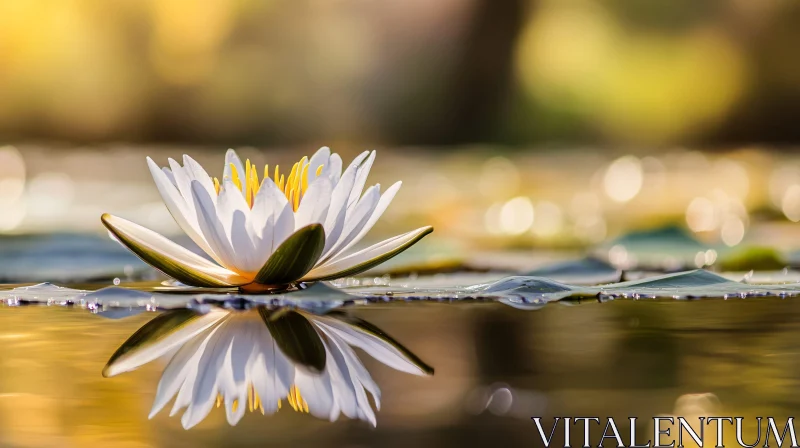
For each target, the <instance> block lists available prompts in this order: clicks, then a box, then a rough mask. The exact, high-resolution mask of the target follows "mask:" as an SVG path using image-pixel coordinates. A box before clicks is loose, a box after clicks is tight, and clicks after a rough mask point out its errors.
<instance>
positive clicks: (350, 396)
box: [320, 327, 377, 426]
mask: <svg viewBox="0 0 800 448" xmlns="http://www.w3.org/2000/svg"><path fill="white" fill-rule="evenodd" d="M320 328H322V327H320ZM323 332H325V334H326V335H328V338H329V339H328V340H329V341H330V344H329V346H330V351H329V353H330V354H332V355H333V356H332V357H333V359H332V361H334V362H333V363H332V365H330V367H329V369H330V370H331V372H332V374H331V378H333V380H334V381H335V382H338V383H339V386H338V387H334V395H335V396H336V401H337V404H338V405H339V407H340V408H341V411H342V413H343V414H344V415H346V416H347V417H348V418H358V419H361V420H367V421H368V422H370V423H371V424H372V426H375V425H376V424H377V422H376V419H375V412H374V411H373V410H372V406H370V404H369V398H367V394H366V392H365V391H364V385H362V381H361V380H362V377H361V372H360V370H359V368H360V369H361V370H364V371H365V370H366V369H364V366H363V365H362V364H361V362H360V361H359V360H358V359H357V358H355V354H354V353H353V351H352V350H351V349H350V347H348V346H347V344H346V343H344V342H343V341H341V340H340V339H338V338H337V337H335V336H334V335H333V333H332V332H329V331H326V330H325V329H323ZM351 356H352V357H351ZM333 372H336V373H335V374H334V373H333ZM367 379H368V381H370V382H371V381H372V378H371V377H369V374H367ZM376 402H377V400H376Z"/></svg>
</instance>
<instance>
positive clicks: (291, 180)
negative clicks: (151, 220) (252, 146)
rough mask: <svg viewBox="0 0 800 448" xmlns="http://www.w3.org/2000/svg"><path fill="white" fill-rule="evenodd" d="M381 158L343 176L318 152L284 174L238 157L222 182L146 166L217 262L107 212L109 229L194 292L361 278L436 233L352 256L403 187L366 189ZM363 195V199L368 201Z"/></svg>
mask: <svg viewBox="0 0 800 448" xmlns="http://www.w3.org/2000/svg"><path fill="white" fill-rule="evenodd" d="M374 160H375V151H372V152H369V151H365V152H363V153H362V154H360V155H359V156H358V157H356V158H355V160H353V162H352V163H351V164H350V166H348V167H347V168H346V169H345V170H344V171H342V159H341V158H340V157H339V155H338V154H336V153H331V152H330V150H329V149H328V148H327V147H323V148H321V149H320V150H319V151H317V152H316V153H315V154H314V155H313V156H312V157H311V158H310V159H309V158H308V157H303V159H301V160H300V161H299V162H297V163H296V164H295V165H294V166H293V167H292V170H291V171H290V172H289V173H288V175H287V174H281V173H280V168H279V167H277V166H276V167H275V169H274V172H273V173H271V172H270V170H269V166H266V167H265V168H264V172H263V173H264V174H263V179H262V180H259V175H258V170H257V169H256V167H255V166H254V165H252V164H251V163H250V161H249V160H248V161H246V162H245V163H242V161H241V159H240V158H239V156H238V155H237V154H236V152H235V151H234V150H232V149H230V150H228V152H227V154H226V156H225V165H224V169H223V176H222V181H219V180H218V179H216V178H212V177H211V176H209V175H208V174H207V173H206V171H205V170H204V169H203V168H202V167H201V166H200V164H198V163H197V162H196V161H195V160H194V159H192V158H191V157H189V156H184V157H183V166H181V165H180V164H179V163H178V162H176V161H175V160H173V159H169V168H166V167H165V168H160V167H159V166H158V165H157V164H156V163H155V162H154V161H153V160H152V159H151V158H149V157H148V158H147V163H148V165H149V167H150V172H151V174H152V175H153V179H154V180H155V183H156V186H157V187H158V191H159V192H160V193H161V197H162V198H163V200H164V204H165V205H166V206H167V208H168V209H169V211H170V213H171V214H172V216H173V217H174V218H175V221H176V222H177V223H178V225H179V226H180V227H181V229H183V231H184V232H186V234H187V235H188V236H189V237H190V238H191V239H192V240H193V241H194V242H195V243H196V244H197V245H198V246H199V247H200V248H201V249H202V250H203V251H205V253H206V254H208V255H209V256H210V257H211V258H212V259H213V260H214V261H215V262H216V264H215V263H213V262H211V261H209V260H207V259H205V258H203V257H201V256H199V255H197V254H194V253H193V252H191V251H189V250H187V249H186V248H184V247H181V246H179V245H177V244H175V243H174V242H172V241H171V240H169V239H167V238H165V237H164V236H161V235H159V234H158V233H156V232H153V231H152V230H149V229H146V228H144V227H142V226H139V225H137V224H135V223H133V222H130V221H127V220H125V219H122V218H119V217H116V216H112V215H109V214H104V215H103V216H102V221H103V224H105V226H106V227H107V228H108V230H109V231H110V232H111V233H112V234H113V235H114V236H115V237H116V238H117V239H118V240H119V241H120V242H121V243H122V244H124V245H125V246H126V247H128V249H130V250H131V251H132V252H134V253H135V254H136V255H138V256H139V257H140V258H141V259H142V260H144V261H145V262H147V263H149V264H150V265H151V266H153V267H155V268H156V269H158V270H160V271H162V272H164V273H165V274H167V275H169V276H170V277H173V278H175V279H176V280H178V281H180V282H182V283H184V284H186V285H190V286H201V287H239V288H240V289H243V290H247V291H263V290H271V289H277V288H284V287H286V286H287V285H289V284H292V283H296V282H314V281H322V280H332V279H335V278H340V277H346V276H351V275H356V274H358V273H361V272H364V271H366V270H367V269H370V268H372V267H374V266H377V265H378V264H380V263H382V262H384V261H386V260H388V259H389V258H391V257H393V256H395V255H397V254H398V253H400V252H402V251H404V250H405V249H407V248H409V247H410V246H412V245H413V244H414V243H416V242H417V241H419V240H420V239H422V237H424V236H425V235H427V234H428V233H430V232H432V231H433V228H432V227H430V226H427V227H421V228H419V229H416V230H412V231H411V232H408V233H404V234H402V235H398V236H395V237H393V238H389V239H387V240H384V241H382V242H380V243H377V244H374V245H372V246H370V247H367V248H366V249H362V250H360V251H356V252H351V251H350V249H351V248H352V247H353V246H354V245H355V244H357V243H358V242H359V241H360V240H361V239H362V238H363V237H364V236H365V235H366V234H367V232H369V230H370V229H371V228H372V226H373V225H374V224H375V223H376V222H377V221H378V219H379V218H380V217H381V215H382V214H383V212H384V211H385V210H386V208H387V207H388V206H389V204H390V203H391V201H392V199H393V198H394V196H395V194H396V193H397V191H398V190H399V188H400V185H401V182H397V183H395V184H394V185H392V186H391V187H389V188H388V189H387V190H386V191H385V192H384V193H383V194H381V193H380V185H379V184H376V185H373V186H371V187H369V188H367V189H366V191H364V186H365V185H366V181H367V175H368V174H369V171H370V168H371V167H372V163H373V162H374ZM362 193H363V194H362Z"/></svg>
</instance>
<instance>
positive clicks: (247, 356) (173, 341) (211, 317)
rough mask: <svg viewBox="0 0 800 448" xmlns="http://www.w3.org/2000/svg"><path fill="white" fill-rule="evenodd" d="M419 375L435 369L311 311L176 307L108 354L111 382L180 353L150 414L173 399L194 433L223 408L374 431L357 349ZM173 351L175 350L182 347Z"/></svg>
mask: <svg viewBox="0 0 800 448" xmlns="http://www.w3.org/2000/svg"><path fill="white" fill-rule="evenodd" d="M351 346H354V347H358V348H360V349H362V350H364V351H365V352H366V353H368V354H369V355H370V356H372V357H373V358H375V359H376V360H378V361H380V362H381V363H383V364H385V365H387V366H389V367H392V368H394V369H397V370H399V371H402V372H407V373H411V374H414V375H430V374H433V369H432V368H431V367H429V366H427V365H426V364H425V363H424V362H422V361H421V360H420V359H419V358H417V357H416V356H415V355H414V354H413V353H411V352H410V351H408V350H407V349H406V348H405V347H403V346H402V345H400V344H399V343H398V342H396V341H395V340H393V339H392V338H390V337H389V336H387V335H386V334H385V333H383V332H382V331H381V330H379V329H377V328H375V327H374V326H372V325H371V324H369V323H367V322H365V321H362V320H359V319H356V318H353V317H351V316H347V315H343V314H334V315H322V316H318V315H313V314H308V313H306V312H302V311H295V310H289V309H286V308H283V309H277V310H269V309H267V308H264V307H260V308H257V309H252V310H248V311H244V312H238V311H229V310H223V309H214V310H212V311H210V312H208V313H206V314H200V313H198V312H195V311H192V310H189V309H180V310H172V311H168V312H165V313H164V314H161V315H160V316H158V317H156V318H155V319H153V320H151V321H150V322H148V323H147V324H145V325H144V326H143V327H142V328H140V329H139V330H138V331H137V332H136V333H134V334H133V335H132V336H131V337H130V338H129V339H128V340H127V341H126V342H125V343H123V344H122V346H120V348H119V349H118V350H117V351H116V353H114V355H112V357H111V359H110V360H109V362H108V364H107V365H106V367H105V369H104V370H103V375H104V376H107V377H110V376H114V375H117V374H119V373H122V372H127V371H130V370H133V369H135V368H138V367H139V366H142V365H144V364H146V363H148V362H150V361H152V360H154V359H156V358H159V357H161V356H162V355H165V354H167V353H174V355H173V356H172V358H171V359H170V361H169V363H168V364H167V367H166V368H165V369H164V372H163V373H162V375H161V380H160V382H159V384H158V389H157V391H156V398H155V401H154V403H153V408H152V411H151V412H150V418H153V417H154V416H155V415H156V414H157V413H158V412H160V411H161V409H163V408H164V406H165V405H166V404H167V403H168V402H169V401H170V400H172V398H173V397H174V396H177V398H175V403H174V405H173V407H172V411H171V412H170V416H172V415H175V414H176V413H177V412H179V411H180V410H181V409H183V408H186V411H185V412H184V413H183V416H182V417H181V423H182V425H183V427H184V428H186V429H188V428H191V427H192V426H194V425H196V424H198V423H200V422H201V421H202V420H203V419H205V418H206V416H208V414H209V413H210V412H211V410H212V409H213V408H214V405H215V404H216V406H217V407H220V406H224V408H225V413H226V416H227V420H228V423H229V424H231V425H236V424H237V423H238V422H239V420H240V419H241V418H242V417H243V416H244V413H245V410H246V409H249V410H250V411H251V412H253V411H260V412H261V413H262V414H273V413H275V412H277V411H278V410H279V409H280V408H281V407H282V403H283V402H284V401H286V402H287V404H288V405H289V407H291V408H292V409H294V410H295V411H298V412H304V413H309V414H311V415H313V416H315V417H317V418H321V419H325V420H329V421H335V420H336V419H337V418H338V417H339V415H340V414H344V415H345V416H347V417H348V418H353V419H355V418H357V419H360V420H364V421H367V422H369V423H371V424H372V425H373V426H375V425H376V418H375V411H374V410H373V409H372V406H371V405H370V401H369V398H368V396H367V392H369V394H370V395H372V400H373V401H374V402H375V407H376V409H378V410H379V409H380V393H381V392H380V388H378V385H377V384H376V383H375V381H373V379H372V377H371V376H370V374H369V372H368V371H367V370H366V368H365V367H364V365H363V364H362V363H361V360H360V359H359V358H358V356H357V355H356V354H355V352H354V351H353V348H352V347H351ZM176 349H177V351H176Z"/></svg>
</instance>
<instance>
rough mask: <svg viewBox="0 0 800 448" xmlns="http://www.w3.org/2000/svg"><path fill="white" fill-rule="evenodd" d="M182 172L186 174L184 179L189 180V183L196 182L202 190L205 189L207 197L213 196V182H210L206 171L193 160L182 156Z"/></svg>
mask: <svg viewBox="0 0 800 448" xmlns="http://www.w3.org/2000/svg"><path fill="white" fill-rule="evenodd" d="M183 172H184V174H186V177H188V178H189V181H190V182H191V181H195V180H196V181H198V182H200V185H202V186H203V188H205V189H206V191H207V192H208V194H209V195H212V196H213V195H215V194H216V193H217V192H216V188H214V182H213V181H212V180H211V177H210V176H209V175H208V173H206V170H204V169H203V167H202V166H200V164H199V163H197V162H196V161H195V160H194V159H193V158H191V157H189V156H187V155H185V154H184V156H183Z"/></svg>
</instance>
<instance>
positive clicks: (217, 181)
mask: <svg viewBox="0 0 800 448" xmlns="http://www.w3.org/2000/svg"><path fill="white" fill-rule="evenodd" d="M214 189H215V190H217V194H219V179H217V178H216V177H215V178H214Z"/></svg>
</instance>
